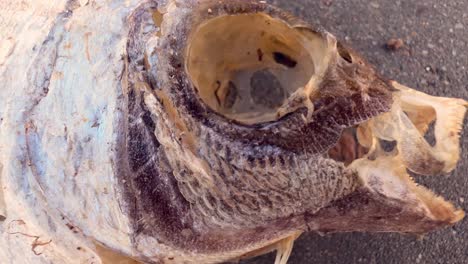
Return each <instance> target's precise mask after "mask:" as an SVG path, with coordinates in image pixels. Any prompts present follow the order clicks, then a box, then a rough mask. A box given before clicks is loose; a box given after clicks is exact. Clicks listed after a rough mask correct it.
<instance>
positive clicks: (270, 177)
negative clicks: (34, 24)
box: [0, 0, 466, 263]
mask: <svg viewBox="0 0 468 264" xmlns="http://www.w3.org/2000/svg"><path fill="white" fill-rule="evenodd" d="M59 9H60V8H59V7H57V10H59ZM51 10H52V11H51ZM51 10H48V12H52V13H53V12H56V13H54V14H56V15H57V18H56V20H54V21H49V22H48V23H46V25H49V26H50V27H51V28H52V29H53V30H50V32H49V31H47V34H48V35H47V37H44V39H47V41H45V42H42V39H40V38H37V39H35V41H36V42H37V45H38V47H36V49H38V51H37V53H33V54H32V55H31V54H29V53H25V55H21V54H20V53H21V51H26V50H28V52H34V49H31V51H30V50H29V49H26V48H24V49H22V48H21V47H20V46H19V47H18V49H17V50H16V49H14V53H13V54H14V56H16V57H17V58H18V59H17V60H18V62H19V65H27V64H26V61H27V59H29V58H28V57H31V58H33V57H34V58H36V59H34V60H33V62H32V65H35V66H36V67H32V68H31V69H29V71H28V76H32V77H31V78H28V79H26V80H24V81H18V82H17V83H15V84H12V86H11V87H8V89H6V91H0V98H1V99H2V100H3V99H5V102H7V107H5V108H2V107H0V115H2V117H3V116H5V117H6V118H5V119H4V120H2V121H1V123H0V138H1V141H0V142H1V144H0V146H1V147H2V148H0V157H1V159H0V169H1V173H0V183H1V184H2V185H4V186H6V187H7V188H6V189H2V190H1V192H2V193H0V206H2V205H3V204H5V209H3V210H4V212H3V211H1V210H0V214H2V215H5V219H3V221H2V218H0V228H2V231H3V230H5V231H6V232H5V233H4V234H2V235H1V236H0V241H2V242H5V244H8V245H12V246H14V247H17V248H18V249H19V251H18V252H21V254H18V253H14V252H13V253H12V251H9V250H7V249H0V257H5V259H14V260H16V259H19V258H22V257H23V255H26V256H25V257H24V258H23V259H24V262H25V263H47V262H50V261H52V262H53V261H55V262H59V263H62V262H65V263H74V262H85V263H86V261H88V260H89V259H94V260H96V261H101V262H104V263H105V262H106V261H107V262H111V261H116V260H126V261H128V262H130V261H133V260H132V259H136V260H138V261H142V262H147V263H195V262H201V263H218V262H222V261H227V260H235V259H240V258H247V257H252V256H255V255H258V254H263V253H266V252H269V251H272V250H278V255H277V262H278V263H285V262H286V261H287V258H288V256H289V254H290V251H291V248H292V245H293V242H294V240H295V239H296V238H297V237H298V236H299V235H300V234H301V233H302V232H306V231H318V232H324V233H326V232H349V231H373V232H400V233H425V232H429V231H431V230H434V229H435V228H439V227H444V226H448V225H452V224H455V223H456V222H457V221H459V220H461V218H463V216H464V213H463V212H462V211H461V210H457V209H456V208H454V206H453V205H451V204H450V203H448V202H446V201H444V200H443V199H442V198H440V197H437V196H435V195H434V194H433V193H432V192H430V191H429V190H427V189H425V188H423V187H420V186H417V184H416V183H414V181H413V180H411V178H410V177H409V176H408V174H407V172H406V170H407V169H409V170H412V171H415V172H418V173H423V174H435V173H439V172H449V171H451V170H453V169H454V166H455V164H456V162H457V160H458V157H459V141H458V137H459V132H460V129H461V124H462V120H463V116H464V114H465V110H466V102H465V101H464V100H461V99H449V98H435V97H430V96H427V95H423V94H419V92H416V91H414V90H411V89H410V88H407V87H404V86H401V85H399V84H398V83H396V82H393V81H388V80H386V79H385V78H383V77H382V76H379V75H378V74H377V73H376V71H375V70H374V68H373V67H372V66H371V65H369V64H368V63H367V62H366V61H365V60H364V59H363V58H361V57H360V56H359V55H358V54H357V53H356V52H354V51H353V50H351V49H350V48H349V47H346V46H345V45H343V44H342V43H340V42H339V41H338V40H336V38H335V37H334V36H333V35H332V34H330V33H328V32H326V31H325V30H323V29H320V28H317V27H313V26H311V25H309V24H308V23H306V22H304V21H301V20H300V19H298V18H294V17H293V16H291V15H288V14H286V13H284V12H283V11H281V10H279V9H277V8H275V7H273V6H270V5H267V4H265V3H263V2H262V1H237V0H235V1H170V0H169V1H164V3H163V1H157V2H154V1H147V2H141V3H140V1H128V3H126V4H125V5H124V4H122V3H115V4H112V5H109V4H107V3H106V4H104V3H97V2H92V3H83V4H82V5H81V4H80V5H78V4H77V3H75V2H73V1H71V2H69V4H68V5H67V6H65V9H62V10H67V11H65V12H59V11H60V10H59V11H54V10H55V9H51ZM38 20H39V19H38ZM104 22H105V23H104ZM233 22H236V23H235V25H232V24H233ZM83 25H86V26H83ZM89 27H90V28H89ZM0 29H1V27H0ZM262 32H263V36H262ZM21 34H22V35H21ZM21 34H20V36H25V35H28V34H30V32H21ZM254 36H258V37H254ZM265 39H267V40H271V41H265ZM40 43H42V44H40ZM39 47H40V48H39ZM244 48H245V50H244ZM226 50H227V51H231V52H232V53H233V54H228V53H226V54H228V55H229V56H228V55H226V57H225V58H224V59H222V58H221V57H222V56H223V54H225V52H224V51H226ZM18 52H19V53H18ZM34 54H35V56H33V55H34ZM38 54H40V56H39V55H38ZM26 55H27V56H28V57H26ZM12 58H13V57H11V58H10V57H8V59H7V61H6V64H5V65H7V66H6V68H4V69H6V70H5V71H3V70H2V71H0V73H2V75H1V77H2V79H3V78H6V79H11V78H16V79H18V80H22V78H21V76H22V75H21V74H19V72H18V71H17V70H16V71H15V69H16V67H18V64H12V63H11V60H12ZM0 59H3V58H1V57H0ZM204 59H205V60H206V61H205V62H203V63H201V62H200V61H201V60H204ZM8 60H9V61H8ZM3 63H4V62H3V61H0V64H1V65H3ZM223 63H224V65H223ZM218 66H219V67H218ZM218 81H219V82H218ZM28 87H29V88H28ZM267 87H270V89H271V91H267ZM249 88H250V89H249ZM268 95H271V96H270V97H268ZM405 113H407V114H405ZM434 119H437V120H438V127H437V128H436V138H437V142H438V144H439V145H436V146H435V147H433V148H431V147H428V146H427V145H425V143H424V141H422V135H423V134H424V133H425V131H426V130H427V127H428V124H429V123H430V122H432V121H433V120H434ZM440 120H441V122H439V121H440ZM381 140H388V141H395V142H396V143H395V145H396V146H395V148H394V149H393V150H392V151H386V150H385V149H384V148H383V147H381V146H380V145H379V142H380V141H381ZM358 150H359V151H358ZM433 161H437V162H433ZM427 164H430V165H431V166H427ZM57 197H61V199H57ZM2 198H3V199H4V202H2ZM2 207H3V206H2ZM2 222H3V223H4V224H2ZM19 233H24V234H28V235H31V236H32V237H33V238H32V239H31V237H29V236H18V234H19ZM36 236H39V238H38V239H37V240H35V237H36ZM31 240H32V242H33V246H35V247H34V248H33V252H31ZM49 240H52V242H51V243H48V241H49ZM78 248H79V249H78ZM34 250H36V251H34ZM35 253H37V254H41V255H40V256H36V255H35Z"/></svg>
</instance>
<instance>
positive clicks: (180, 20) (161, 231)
mask: <svg viewBox="0 0 468 264" xmlns="http://www.w3.org/2000/svg"><path fill="white" fill-rule="evenodd" d="M205 5H206V6H205ZM153 8H155V6H153ZM208 9H210V12H209V13H208V12H206V10H208ZM150 10H151V9H148V8H144V9H143V8H142V10H137V11H135V15H134V18H133V20H131V21H130V24H131V25H132V29H131V31H130V40H129V43H128V47H127V49H128V54H129V57H128V93H127V102H128V119H127V124H126V129H127V134H126V140H125V141H126V144H122V147H124V146H125V148H123V150H122V153H123V154H122V155H123V156H122V159H124V160H125V159H126V160H125V162H124V164H125V163H128V167H127V168H124V169H123V170H122V174H121V177H122V179H124V180H123V182H125V183H124V185H125V188H126V189H127V195H128V201H131V203H130V204H131V205H132V206H129V207H130V208H131V215H132V217H133V218H134V222H135V225H136V226H135V228H136V230H137V232H142V233H146V234H150V235H152V236H155V237H157V238H158V240H161V241H163V242H164V244H167V245H171V246H174V247H180V248H184V249H186V248H196V249H198V250H202V251H207V252H210V251H218V250H227V249H226V247H228V248H230V249H231V250H233V249H236V248H237V247H241V246H242V245H245V244H247V243H258V242H260V241H263V240H265V239H270V238H273V237H274V236H278V232H279V233H287V232H289V231H290V230H304V229H307V223H306V220H305V219H306V217H305V215H313V214H314V213H316V212H317V211H318V210H319V209H321V208H323V207H326V206H327V205H328V204H330V203H331V202H332V201H334V200H337V199H339V198H341V197H344V196H346V195H347V194H349V193H351V192H352V191H353V190H355V189H356V188H357V187H358V185H359V184H360V183H359V181H358V180H357V178H356V175H355V174H354V172H353V171H350V170H347V169H346V168H345V167H344V165H343V164H342V163H340V162H336V161H334V160H332V159H329V158H326V156H323V155H324V154H325V153H326V152H327V150H328V149H330V148H331V147H332V146H333V145H335V144H336V142H337V141H338V139H339V137H340V135H341V131H342V130H343V129H344V128H346V127H350V126H353V125H356V124H359V123H361V122H363V121H366V120H367V119H369V118H372V117H374V116H376V115H378V114H379V113H382V112H385V111H387V110H388V109H389V106H390V105H391V103H392V99H391V91H390V88H388V87H389V86H388V85H387V83H386V82H385V81H384V80H382V79H381V78H380V77H379V76H377V75H376V74H375V73H374V71H373V70H372V69H371V68H370V66H368V65H366V64H365V63H364V62H363V60H362V59H360V58H359V57H358V56H357V55H355V54H354V53H353V58H355V59H356V63H349V62H345V61H344V60H343V58H341V57H335V58H334V60H333V62H332V64H331V65H330V68H329V70H328V71H327V76H328V77H327V80H328V81H327V82H324V83H323V84H322V86H323V87H321V88H320V90H321V94H320V95H319V97H318V98H317V99H316V100H315V101H314V104H315V109H316V111H315V112H314V114H313V116H312V119H313V120H312V121H311V122H304V120H303V118H302V116H303V115H304V113H305V111H306V109H302V108H301V109H299V110H297V111H296V112H294V113H292V114H290V115H287V116H285V117H283V118H282V119H280V120H279V121H277V122H273V123H267V124H259V125H251V126H247V125H242V124H239V123H236V122H233V121H230V120H228V119H226V118H224V117H222V116H220V115H218V114H217V113H215V112H214V111H212V110H211V109H209V108H208V107H207V106H206V105H204V104H203V102H202V101H201V100H200V99H199V97H198V95H197V93H196V90H197V89H196V87H193V85H192V83H191V80H190V79H189V77H188V76H187V74H186V72H185V70H184V67H183V65H184V58H185V57H184V56H185V52H184V51H185V50H186V45H187V43H188V40H189V37H190V32H191V31H192V30H193V29H194V28H195V27H196V26H197V25H198V24H199V23H201V22H203V21H204V20H206V19H209V18H210V17H216V16H221V15H225V14H239V13H245V12H249V13H256V12H263V13H266V14H268V15H270V16H272V17H274V18H277V19H282V20H284V21H285V22H287V23H290V25H291V26H295V25H297V26H298V27H301V28H308V30H313V31H314V32H317V34H321V35H322V36H325V34H328V33H326V32H325V31H321V30H315V29H312V28H311V27H310V26H308V25H306V24H305V23H304V22H302V21H300V20H297V19H295V18H291V17H290V16H288V15H287V14H284V13H282V12H281V11H280V10H278V9H275V8H273V7H271V6H268V5H265V4H262V3H256V2H242V1H225V2H223V1H221V2H218V1H214V2H209V3H204V5H201V6H199V5H197V4H196V3H192V2H188V3H177V9H176V10H175V11H173V12H174V13H172V14H171V13H168V14H166V16H167V17H172V19H167V20H166V21H164V22H163V25H162V28H163V36H162V37H161V39H159V43H158V45H157V46H156V47H154V50H148V49H147V44H146V43H147V42H149V41H150V39H151V38H153V37H154V36H155V35H156V32H155V31H150V32H148V30H147V28H148V25H145V23H148V20H149V19H150V18H151V16H152V14H151V11H150ZM164 23H166V24H164ZM143 30H145V31H144V32H143ZM153 30H156V28H153ZM145 48H146V49H145ZM145 54H146V55H145ZM145 56H146V57H145ZM337 64H340V65H339V66H340V68H337V67H336V66H335V65H337ZM363 70H365V71H368V73H366V75H365V76H367V77H366V78H368V79H365V80H355V77H356V75H359V71H363ZM359 76H360V75H359ZM349 80H355V81H353V82H349ZM364 93H365V97H364V96H363V94H364ZM133 203H134V204H133ZM285 222H290V223H289V224H288V225H287V227H286V228H284V227H282V228H284V229H281V228H279V226H280V225H284V223H285ZM220 234H222V235H220ZM241 234H243V235H241Z"/></svg>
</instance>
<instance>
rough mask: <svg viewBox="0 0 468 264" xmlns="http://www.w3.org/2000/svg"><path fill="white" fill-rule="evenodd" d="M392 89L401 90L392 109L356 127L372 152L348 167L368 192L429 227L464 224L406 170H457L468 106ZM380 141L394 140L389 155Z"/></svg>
mask: <svg viewBox="0 0 468 264" xmlns="http://www.w3.org/2000/svg"><path fill="white" fill-rule="evenodd" d="M392 85H393V86H394V87H395V88H396V89H398V90H399V92H396V93H395V95H394V96H395V100H394V101H395V102H394V105H393V107H392V110H391V111H390V112H388V113H385V114H382V115H380V116H378V117H376V118H374V119H371V120H370V121H368V122H366V123H364V124H362V125H360V126H359V127H358V128H357V140H358V142H359V144H360V145H361V146H363V147H365V148H368V149H369V152H368V154H367V155H365V156H364V157H363V158H360V159H356V160H354V161H353V162H352V164H351V165H350V166H349V168H350V169H352V170H355V171H356V172H357V173H358V175H359V177H360V179H361V180H362V181H363V185H364V186H366V188H367V189H368V190H370V192H373V193H375V195H377V196H381V195H383V196H385V197H387V198H391V199H394V200H395V201H396V203H398V204H400V205H399V206H400V207H401V208H402V210H408V209H409V210H412V211H414V214H415V217H416V215H420V217H422V218H423V219H424V221H426V222H427V224H428V225H431V224H430V223H431V222H432V225H440V224H443V223H445V224H454V223H456V222H458V221H460V220H461V219H463V217H464V215H465V214H464V212H463V211H462V210H457V209H456V208H455V207H454V206H453V205H452V204H451V203H449V202H447V201H445V200H444V199H443V198H441V197H438V196H437V195H435V194H434V193H432V192H431V191H430V190H428V189H426V188H424V187H422V186H419V185H418V184H416V183H415V182H414V181H413V180H412V178H411V177H410V176H409V174H408V172H407V169H408V170H410V171H413V172H415V173H418V174H423V175H436V174H439V173H449V172H451V171H452V170H453V169H454V168H455V166H456V163H457V161H458V158H459V151H460V150H459V133H460V130H461V126H462V122H463V118H464V115H465V112H466V106H467V102H466V101H465V100H462V99H452V98H442V97H434V96H430V95H427V94H424V93H422V92H418V91H415V90H413V89H410V88H408V87H405V86H403V85H400V84H398V83H396V82H392ZM435 120H436V125H435V139H436V144H435V146H433V147H432V146H430V145H429V143H428V142H427V141H426V140H425V139H424V134H425V133H426V132H427V130H428V127H429V124H430V123H431V122H433V121H435ZM381 140H385V141H395V142H396V148H395V149H394V150H393V151H385V150H384V149H383V148H382V146H381V145H380V141H381ZM405 208H406V209H405ZM409 226H410V225H409ZM409 226H408V228H409V230H411V227H409ZM415 226H417V225H415ZM420 228H421V229H423V230H424V229H425V228H426V227H424V226H423V225H421V226H419V227H415V228H414V230H417V229H420ZM416 232H417V231H416Z"/></svg>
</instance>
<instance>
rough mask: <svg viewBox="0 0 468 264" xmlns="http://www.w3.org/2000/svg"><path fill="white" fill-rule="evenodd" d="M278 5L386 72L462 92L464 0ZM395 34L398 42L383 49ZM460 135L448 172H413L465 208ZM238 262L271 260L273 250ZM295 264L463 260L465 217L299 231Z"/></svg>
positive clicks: (467, 183)
mask: <svg viewBox="0 0 468 264" xmlns="http://www.w3.org/2000/svg"><path fill="white" fill-rule="evenodd" d="M268 2H269V3H273V4H275V5H277V6H280V7H282V8H284V9H285V10H289V11H290V12H291V13H293V14H295V15H297V16H300V17H302V18H304V19H305V20H307V21H309V22H312V23H313V24H316V25H318V24H320V25H322V26H323V27H324V28H325V29H327V30H328V31H330V32H331V33H333V34H335V35H336V36H338V38H340V39H341V40H344V41H345V42H346V43H347V44H349V45H351V46H352V47H353V48H354V49H355V50H357V51H359V52H360V53H361V54H362V55H364V57H366V58H367V59H368V61H370V62H371V63H373V64H374V65H375V67H376V68H377V69H378V70H379V71H380V72H381V73H382V74H383V75H384V76H386V77H387V78H390V79H395V80H398V81H399V82H401V83H403V84H406V85H408V86H410V87H413V88H416V89H418V90H421V91H424V92H426V93H430V94H433V95H438V96H449V97H460V98H464V99H468V0H450V1H437V0H421V1H412V0H408V1H403V0H401V1H390V0H378V1H364V0H298V1H292V0H270V1H268ZM392 38H401V39H402V40H403V41H404V42H405V46H404V47H403V48H402V49H400V50H398V51H388V50H387V49H385V44H386V43H387V42H388V40H390V39H392ZM467 122H468V120H467V119H465V129H464V132H463V134H462V139H461V144H462V156H461V160H460V163H459V166H458V168H457V169H456V171H455V172H454V173H452V174H451V175H441V176H433V177H416V181H417V182H419V183H421V184H423V185H425V186H427V187H429V188H430V189H432V190H434V191H435V192H436V193H438V194H440V195H442V196H443V197H445V198H446V199H448V200H450V201H452V202H453V203H455V204H456V205H457V206H458V207H461V208H464V209H465V211H468V129H466V128H467V125H466V123H467ZM243 263H245V264H247V263H249V264H253V263H255V264H263V263H265V264H267V263H268V264H272V263H274V255H273V254H270V255H266V256H263V257H258V258H255V259H252V260H249V261H246V262H243ZM299 263H311V264H321V263H327V264H328V263H336V264H344V263H346V264H354V263H379V264H380V263H382V264H387V263H388V264H390V263H398V264H406V263H408V264H409V263H428V264H436V263H450V264H452V263H460V264H462V263H465V264H467V263H468V220H467V219H465V220H463V222H461V223H459V224H457V225H456V226H454V227H452V228H447V229H445V230H440V231H436V232H433V233H431V234H428V235H426V236H424V237H422V238H421V237H419V238H418V237H415V236H408V235H398V234H362V233H350V234H334V235H327V236H324V237H321V236H319V235H317V234H305V235H303V236H302V237H301V238H300V239H299V240H298V241H297V242H296V245H295V247H294V251H293V253H292V256H291V258H290V261H289V264H299Z"/></svg>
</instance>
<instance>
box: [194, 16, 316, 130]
mask: <svg viewBox="0 0 468 264" xmlns="http://www.w3.org/2000/svg"><path fill="white" fill-rule="evenodd" d="M321 41H322V40H321V39H314V40H312V41H311V42H312V43H313V44H310V43H306V42H307V39H306V38H305V37H304V36H303V35H302V33H301V32H300V31H298V30H296V29H294V28H291V27H290V26H289V25H287V24H286V23H284V22H282V21H281V20H279V19H274V18H272V17H270V16H268V15H266V14H263V13H256V14H239V15H225V16H220V17H217V18H213V19H210V20H208V21H205V22H204V23H202V24H200V25H199V26H198V27H197V28H196V29H195V30H194V31H193V33H192V35H191V37H190V39H189V42H188V45H187V56H186V62H185V63H186V70H187V73H188V75H189V77H190V79H191V81H192V83H193V85H194V86H195V87H196V88H197V91H198V95H199V96H200V99H201V100H202V101H203V103H204V104H206V105H208V106H209V107H210V108H211V109H212V110H214V111H216V112H217V113H219V114H221V115H223V116H225V117H227V118H229V119H232V120H236V121H239V122H241V123H245V124H258V123H263V122H269V121H274V120H275V119H276V118H277V110H278V109H279V108H280V107H281V106H282V105H283V104H284V103H285V102H286V101H287V98H288V97H289V96H291V95H292V94H293V93H294V92H295V91H297V90H298V89H299V88H302V87H304V86H305V85H306V84H307V83H308V81H309V80H310V78H311V77H312V76H313V74H314V72H315V68H316V66H315V63H314V60H319V59H320V56H322V55H321V54H323V53H324V52H323V50H320V48H322V46H320V45H322V42H321ZM314 52H315V53H314Z"/></svg>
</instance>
